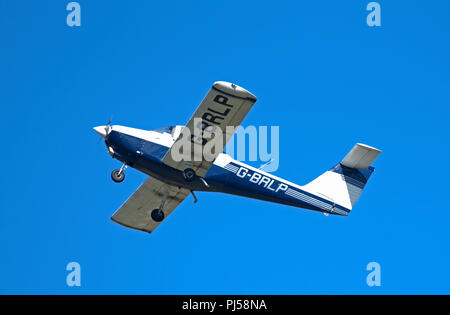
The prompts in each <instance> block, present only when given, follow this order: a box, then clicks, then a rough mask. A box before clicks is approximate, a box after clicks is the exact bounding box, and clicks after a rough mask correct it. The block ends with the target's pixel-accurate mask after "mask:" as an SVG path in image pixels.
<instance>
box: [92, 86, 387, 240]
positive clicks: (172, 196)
mask: <svg viewBox="0 0 450 315" xmlns="http://www.w3.org/2000/svg"><path fill="white" fill-rule="evenodd" d="M255 102H256V97H255V96H254V95H253V94H252V93H250V92H248V91H247V90H245V89H243V88H241V87H239V86H237V85H235V84H232V83H228V82H216V83H214V85H213V86H212V88H211V89H210V91H209V92H208V94H207V95H206V97H205V98H204V99H203V101H202V102H201V104H200V106H199V107H198V108H197V110H196V112H195V113H194V115H193V116H192V117H191V119H190V120H189V121H188V123H187V125H186V126H170V127H164V128H159V129H155V130H151V131H148V130H141V129H135V128H130V127H124V126H119V125H113V126H112V125H111V122H109V123H108V124H107V125H105V126H98V127H94V130H95V131H96V132H97V133H98V134H99V135H100V136H101V137H102V138H104V140H105V144H106V147H107V149H108V153H109V154H110V155H111V156H112V157H113V158H115V159H117V160H119V161H121V162H122V163H123V164H122V167H121V168H120V169H116V170H114V171H112V173H111V178H112V180H113V181H114V182H118V183H119V182H122V181H123V180H124V178H125V173H124V171H125V169H126V168H127V166H130V167H132V168H135V169H137V170H139V171H141V172H143V173H145V174H147V175H149V177H148V178H147V179H146V180H145V181H144V183H143V184H142V185H141V186H140V187H139V188H138V189H137V190H136V191H135V192H134V193H133V194H132V195H131V196H130V197H129V198H128V200H127V201H126V202H125V203H124V204H123V205H122V206H121V207H120V208H119V209H118V210H117V211H116V213H114V215H113V216H112V217H111V220H113V221H114V222H116V223H118V224H120V225H123V226H125V227H128V228H132V229H136V230H140V231H144V232H148V233H151V232H153V231H154V230H155V229H156V228H157V227H158V225H159V224H160V223H161V222H162V221H163V220H164V219H165V218H167V216H168V215H169V214H170V213H171V212H172V211H173V210H174V209H175V208H176V207H177V206H178V205H179V204H180V203H181V202H182V201H183V200H184V199H185V198H186V197H187V196H189V195H190V194H192V196H193V198H194V203H195V202H197V198H196V196H195V193H194V192H195V191H209V192H221V193H227V194H233V195H239V196H244V197H249V198H254V199H259V200H264V201H270V202H274V203H279V204H284V205H289V206H294V207H298V208H304V209H309V210H315V211H320V212H323V213H324V214H326V215H328V214H335V215H342V216H347V215H348V214H349V213H350V211H351V210H352V208H353V206H354V204H355V203H356V201H357V200H358V198H359V197H360V195H361V192H362V190H363V188H364V186H365V185H366V183H367V181H368V180H369V177H370V175H371V174H372V173H373V171H374V168H373V167H372V166H371V164H372V162H373V161H374V160H375V159H376V158H377V156H378V154H380V152H381V151H380V150H378V149H375V148H373V147H370V146H367V145H364V144H360V143H358V144H356V145H355V146H354V147H353V149H352V150H351V151H350V152H349V153H348V154H347V155H346V156H345V158H344V159H343V160H342V161H341V162H339V163H338V164H337V165H335V166H334V167H332V168H331V169H330V170H328V171H327V172H325V173H324V174H322V175H321V176H319V177H318V178H316V179H315V180H313V181H312V182H310V183H309V184H307V185H304V186H300V185H296V184H294V183H291V182H289V181H287V180H284V179H281V178H279V177H276V176H273V175H271V174H268V173H266V172H264V171H263V170H261V169H257V168H254V167H252V166H250V165H247V164H245V163H242V162H240V161H237V160H234V159H233V158H232V157H231V156H229V155H227V154H225V153H222V152H219V151H217V152H215V153H213V156H212V157H211V156H210V157H209V158H208V159H206V158H202V157H200V158H198V156H194V155H195V154H197V153H195V152H203V151H202V149H203V148H204V147H205V146H206V145H208V141H209V139H208V138H207V137H205V136H203V135H205V134H206V133H207V132H206V131H207V130H208V128H219V129H220V130H221V131H222V135H223V141H222V143H223V145H222V148H221V150H223V147H224V146H225V145H226V143H227V142H228V140H229V139H230V138H231V137H232V136H233V133H234V131H235V130H236V128H237V126H239V125H240V124H241V122H242V120H243V119H244V117H245V116H246V115H247V113H248V112H249V110H250V109H251V108H252V106H253V104H254V103H255ZM199 119H201V122H202V123H200V124H199V123H198V120H199ZM211 126H212V127H211ZM230 126H232V128H231V129H230ZM227 127H228V128H227ZM185 128H187V129H188V131H190V134H191V135H195V134H199V130H200V135H201V136H200V139H196V138H195V137H194V136H193V137H184V136H183V130H184V129H185ZM196 129H197V130H196ZM230 130H231V131H232V132H230ZM177 145H178V147H179V145H188V146H191V147H192V151H191V152H192V153H191V159H185V160H181V161H177V159H174V155H173V154H172V153H173V151H174V148H175V147H176V146H177ZM196 149H200V150H197V151H196ZM195 157H197V158H195Z"/></svg>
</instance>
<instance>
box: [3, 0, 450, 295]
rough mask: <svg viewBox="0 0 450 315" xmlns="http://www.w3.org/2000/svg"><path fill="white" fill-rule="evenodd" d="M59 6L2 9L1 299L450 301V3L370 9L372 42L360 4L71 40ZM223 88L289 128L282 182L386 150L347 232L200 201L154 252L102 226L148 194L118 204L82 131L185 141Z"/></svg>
mask: <svg viewBox="0 0 450 315" xmlns="http://www.w3.org/2000/svg"><path fill="white" fill-rule="evenodd" d="M68 2H69V1H61V0H59V1H32V2H27V3H26V4H25V3H24V2H23V1H2V2H1V3H0V17H1V18H0V38H1V42H2V46H1V47H2V49H1V50H0V69H1V71H0V73H1V75H0V104H1V108H2V111H3V115H2V118H1V124H0V130H1V134H2V135H3V137H2V155H1V156H2V157H1V161H2V165H3V171H2V176H1V180H0V183H1V184H0V185H1V186H0V187H1V196H2V197H1V198H0V200H1V201H0V202H1V210H0V239H1V241H2V248H1V256H0V293H62V294H79V293H95V294H97V293H149V294H172V293H183V294H215V293H217V294H219V293H222V294H226V293H237V294H253V293H254V294H271V293H273V294H283V293H286V294H296V293H325V294H329V293H362V294H380V293H450V290H449V289H450V288H449V283H450V277H449V274H448V266H449V264H450V248H449V245H448V244H449V241H450V233H449V228H448V222H449V219H450V214H449V206H448V202H447V200H446V196H447V193H448V192H447V190H448V178H449V175H450V174H449V170H448V166H447V163H448V161H449V153H450V149H449V147H448V139H447V136H448V134H449V123H448V118H449V101H450V89H449V86H450V84H449V83H450V79H449V73H450V61H449V57H448V56H450V46H449V41H448V38H449V37H448V36H449V31H450V28H449V25H448V16H447V15H448V12H449V10H450V4H449V2H448V1H433V2H432V3H429V2H426V1H412V2H411V1H380V3H381V8H382V26H381V27H379V28H369V27H368V26H367V24H366V16H367V14H368V12H367V11H366V10H365V7H366V5H367V3H369V1H368V0H366V1H361V0H360V1H319V2H317V1H316V2H314V1H292V2H280V1H271V2H267V3H263V2H261V1H227V2H211V1H189V2H188V1H175V2H174V1H170V2H169V1H161V2H159V3H156V2H151V1H136V2H124V1H79V2H80V4H81V8H82V26H81V27H80V28H70V27H68V26H67V25H66V15H67V13H68V12H67V11H66V10H65V7H66V4H67V3H68ZM218 80H225V81H231V82H235V83H237V84H239V85H241V86H243V87H245V88H247V89H248V90H250V91H251V92H253V93H254V94H255V95H256V96H257V97H258V98H259V100H258V102H257V103H256V104H255V106H254V107H253V109H252V110H251V112H250V113H249V115H248V116H247V117H246V119H245V120H244V123H243V125H244V126H247V125H257V126H258V125H269V126H270V125H278V126H280V166H279V169H278V171H277V172H276V173H275V174H276V175H277V176H280V177H283V178H286V179H288V180H290V181H293V182H296V183H299V184H304V183H307V182H308V181H310V180H312V179H314V178H315V177H317V176H318V175H320V174H321V173H323V172H324V171H325V170H327V169H328V168H329V167H331V166H333V165H334V164H335V163H337V162H338V161H339V160H340V159H341V158H343V156H345V154H346V153H347V152H348V150H350V149H351V147H352V146H353V145H354V143H356V142H363V143H367V144H369V145H373V146H375V147H378V148H380V149H382V150H383V153H382V154H381V155H380V156H379V158H378V160H377V161H376V162H375V167H376V171H375V173H374V174H373V176H372V178H371V180H370V181H369V184H368V185H367V186H366V189H365V191H364V193H363V195H362V197H361V199H360V200H359V202H358V203H357V205H356V207H355V208H354V210H353V211H352V213H351V215H350V216H349V217H337V216H329V217H325V216H324V215H322V214H320V213H315V212H309V211H306V210H301V209H295V208H290V207H286V206H281V205H276V204H271V203H264V202H261V201H256V200H251V199H245V198H241V197H234V196H229V195H222V194H208V193H198V197H199V199H200V200H199V202H198V203H197V204H195V205H194V204H193V202H192V199H191V198H190V197H189V198H188V199H187V200H186V201H185V202H184V203H182V204H181V205H180V207H179V208H177V209H176V211H174V212H173V214H172V215H171V216H170V217H169V218H168V219H167V221H165V222H164V224H162V225H161V226H160V227H159V228H158V230H157V231H156V232H155V233H153V234H151V235H147V234H145V233H141V232H137V231H132V230H128V229H125V228H123V227H121V226H118V225H116V224H114V223H112V222H111V221H110V220H109V218H110V216H111V215H112V214H113V212H114V211H115V210H116V209H117V208H118V207H119V206H120V205H121V204H122V202H123V201H124V200H126V198H127V197H128V196H129V195H130V194H132V193H133V192H134V190H135V189H136V188H137V187H138V186H139V184H140V183H141V182H142V181H143V180H144V179H145V176H144V175H143V174H140V173H138V172H137V171H135V170H132V169H129V170H128V171H127V178H126V180H125V182H123V183H122V184H120V185H118V184H114V183H113V182H112V181H111V180H110V177H109V174H110V171H111V170H112V169H114V168H117V167H118V166H119V165H120V164H119V162H118V161H115V160H112V159H111V158H110V157H109V156H108V155H107V153H106V150H105V147H104V145H103V144H102V142H99V140H98V136H97V135H96V134H95V133H94V131H93V130H92V127H93V126H96V125H100V124H104V123H106V122H107V121H108V119H109V118H110V117H111V116H112V118H113V123H116V124H121V125H126V126H133V127H137V128H142V129H154V128H157V127H160V126H165V125H172V124H184V123H186V122H187V120H188V119H189V117H190V116H191V114H192V113H193V111H194V110H195V108H196V106H197V105H198V104H199V103H200V101H201V100H202V98H203V96H204V95H205V94H206V92H207V91H208V89H209V87H210V86H211V84H212V83H213V82H214V81H218ZM71 261H76V262H79V263H80V265H81V268H82V286H81V287H79V288H70V287H68V286H67V285H66V281H65V279H66V274H67V272H66V270H65V267H66V265H67V264H68V263H69V262H71ZM372 261H375V262H379V263H380V265H381V269H382V285H381V287H377V288H371V287H368V286H367V284H366V275H367V273H368V272H367V271H366V265H367V264H368V263H369V262H372Z"/></svg>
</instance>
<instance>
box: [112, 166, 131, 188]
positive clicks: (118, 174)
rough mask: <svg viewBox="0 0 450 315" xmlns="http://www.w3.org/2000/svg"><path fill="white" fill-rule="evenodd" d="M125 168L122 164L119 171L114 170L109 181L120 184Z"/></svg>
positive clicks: (123, 177)
mask: <svg viewBox="0 0 450 315" xmlns="http://www.w3.org/2000/svg"><path fill="white" fill-rule="evenodd" d="M126 168H127V166H126V165H125V164H124V165H122V167H121V168H120V169H119V170H114V171H112V172H111V179H112V180H113V181H114V182H116V183H121V182H123V180H124V179H125V172H124V171H125V169H126Z"/></svg>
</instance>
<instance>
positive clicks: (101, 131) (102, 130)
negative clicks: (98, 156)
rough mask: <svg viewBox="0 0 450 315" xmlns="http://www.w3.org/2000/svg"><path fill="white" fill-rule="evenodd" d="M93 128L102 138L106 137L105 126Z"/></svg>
mask: <svg viewBox="0 0 450 315" xmlns="http://www.w3.org/2000/svg"><path fill="white" fill-rule="evenodd" d="M94 130H95V132H96V133H98V135H99V136H100V137H102V138H105V137H106V126H97V127H94Z"/></svg>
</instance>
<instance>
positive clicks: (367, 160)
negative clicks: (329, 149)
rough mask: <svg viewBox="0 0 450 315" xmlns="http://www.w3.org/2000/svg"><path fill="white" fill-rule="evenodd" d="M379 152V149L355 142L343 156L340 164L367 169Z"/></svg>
mask: <svg viewBox="0 0 450 315" xmlns="http://www.w3.org/2000/svg"><path fill="white" fill-rule="evenodd" d="M380 152H381V151H380V150H378V149H375V148H373V147H370V146H368V145H365V144H362V143H357V144H355V146H354V147H353V149H352V150H351V151H350V152H349V153H348V154H347V155H346V156H345V158H344V159H343V160H342V162H341V164H342V165H344V166H347V167H350V168H358V169H367V168H369V166H370V164H372V162H373V161H375V159H376V158H377V156H378V154H380Z"/></svg>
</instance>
